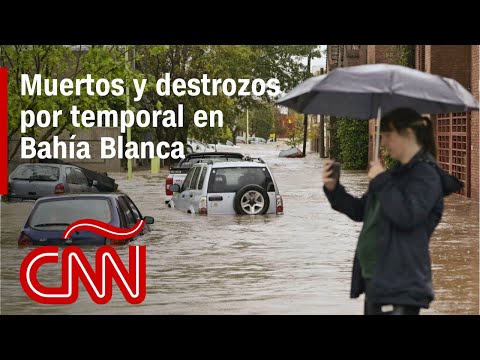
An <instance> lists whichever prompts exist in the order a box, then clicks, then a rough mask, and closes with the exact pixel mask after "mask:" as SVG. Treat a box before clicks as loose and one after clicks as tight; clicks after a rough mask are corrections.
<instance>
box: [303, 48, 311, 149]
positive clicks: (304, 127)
mask: <svg viewBox="0 0 480 360" xmlns="http://www.w3.org/2000/svg"><path fill="white" fill-rule="evenodd" d="M311 61H312V55H311V54H309V55H308V64H307V68H308V70H307V71H308V76H309V77H310V76H311V75H312V72H311V71H310V63H311ZM307 130H308V115H307V114H304V115H303V156H304V157H305V156H306V154H307Z"/></svg>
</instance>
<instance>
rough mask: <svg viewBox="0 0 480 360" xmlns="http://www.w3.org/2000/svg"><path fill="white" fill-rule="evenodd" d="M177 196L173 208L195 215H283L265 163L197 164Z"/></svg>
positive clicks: (177, 189)
mask: <svg viewBox="0 0 480 360" xmlns="http://www.w3.org/2000/svg"><path fill="white" fill-rule="evenodd" d="M170 190H171V191H172V192H173V193H174V195H173V197H172V199H171V200H170V202H169V205H168V206H169V207H171V208H176V209H178V210H180V211H184V212H187V213H191V214H204V215H206V214H210V215H219V214H227V215H229V214H241V215H262V214H283V199H282V197H281V195H280V193H279V191H278V186H277V184H276V182H275V179H274V178H273V175H272V173H271V171H270V169H269V168H268V166H267V165H266V164H265V163H264V162H263V161H262V160H261V159H259V161H255V159H250V160H247V161H229V162H208V163H198V164H195V165H194V166H193V167H192V168H191V169H190V171H189V172H188V174H187V177H186V178H185V181H184V182H183V184H182V186H181V187H180V186H179V185H177V184H173V185H170Z"/></svg>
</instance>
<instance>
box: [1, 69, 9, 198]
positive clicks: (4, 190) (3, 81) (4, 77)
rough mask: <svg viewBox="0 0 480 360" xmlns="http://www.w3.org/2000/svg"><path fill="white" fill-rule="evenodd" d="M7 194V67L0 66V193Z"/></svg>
mask: <svg viewBox="0 0 480 360" xmlns="http://www.w3.org/2000/svg"><path fill="white" fill-rule="evenodd" d="M7 194H8V69H6V68H0V195H7Z"/></svg>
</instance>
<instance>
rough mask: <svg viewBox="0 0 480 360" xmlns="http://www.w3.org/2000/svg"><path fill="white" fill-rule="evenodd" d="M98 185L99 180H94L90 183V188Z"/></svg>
mask: <svg viewBox="0 0 480 360" xmlns="http://www.w3.org/2000/svg"><path fill="white" fill-rule="evenodd" d="M97 185H98V181H97V180H93V181H92V182H91V183H90V186H97Z"/></svg>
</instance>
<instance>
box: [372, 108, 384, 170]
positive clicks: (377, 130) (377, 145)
mask: <svg viewBox="0 0 480 360" xmlns="http://www.w3.org/2000/svg"><path fill="white" fill-rule="evenodd" d="M381 118H382V107H381V106H379V107H378V111H377V119H376V121H375V154H374V155H373V160H375V161H377V160H378V152H379V149H380V119H381Z"/></svg>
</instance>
